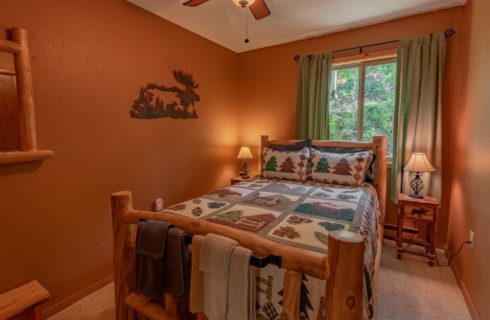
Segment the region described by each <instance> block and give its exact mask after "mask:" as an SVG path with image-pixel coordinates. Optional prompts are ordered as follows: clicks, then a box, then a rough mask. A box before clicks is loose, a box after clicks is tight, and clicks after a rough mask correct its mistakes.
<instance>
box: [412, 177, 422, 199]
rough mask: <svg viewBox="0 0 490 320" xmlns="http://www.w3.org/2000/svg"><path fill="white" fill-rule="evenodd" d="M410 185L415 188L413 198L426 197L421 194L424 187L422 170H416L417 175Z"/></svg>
mask: <svg viewBox="0 0 490 320" xmlns="http://www.w3.org/2000/svg"><path fill="white" fill-rule="evenodd" d="M410 187H412V190H413V193H412V194H411V195H410V197H411V198H416V199H422V198H423V197H424V196H422V195H420V194H419V192H420V191H422V189H424V182H423V181H422V179H420V172H415V177H414V178H413V180H412V181H410Z"/></svg>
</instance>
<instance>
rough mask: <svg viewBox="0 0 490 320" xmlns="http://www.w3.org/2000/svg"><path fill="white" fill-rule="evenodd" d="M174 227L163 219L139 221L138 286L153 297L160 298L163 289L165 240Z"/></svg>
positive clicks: (139, 290)
mask: <svg viewBox="0 0 490 320" xmlns="http://www.w3.org/2000/svg"><path fill="white" fill-rule="evenodd" d="M172 227H173V225H171V224H169V223H167V222H163V221H153V220H148V221H140V222H138V227H137V231H138V234H137V239H136V255H137V263H136V273H137V275H136V288H137V291H138V292H140V293H142V294H144V295H145V296H147V297H149V298H151V299H156V298H158V297H159V296H160V293H161V290H162V283H163V273H162V270H163V267H164V264H165V261H164V255H165V242H166V236H167V232H168V230H169V229H170V228H172Z"/></svg>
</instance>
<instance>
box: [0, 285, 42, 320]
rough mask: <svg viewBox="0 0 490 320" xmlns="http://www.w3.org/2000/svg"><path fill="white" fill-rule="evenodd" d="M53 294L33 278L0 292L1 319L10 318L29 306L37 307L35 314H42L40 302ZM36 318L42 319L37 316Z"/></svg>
mask: <svg viewBox="0 0 490 320" xmlns="http://www.w3.org/2000/svg"><path fill="white" fill-rule="evenodd" d="M50 297H51V294H50V293H49V292H48V290H46V289H45V288H44V287H43V286H42V285H41V284H40V283H39V282H37V281H36V280H32V281H30V282H28V283H26V284H24V285H22V286H20V287H17V288H15V289H12V290H10V291H7V292H4V293H1V294H0V319H10V318H11V317H13V316H15V315H18V314H20V313H22V312H23V311H24V310H27V309H29V308H34V309H37V310H35V311H34V314H37V315H39V316H40V315H41V310H40V309H39V304H40V303H43V302H45V301H46V300H48V299H49V298H50ZM35 319H41V318H40V317H39V318H35Z"/></svg>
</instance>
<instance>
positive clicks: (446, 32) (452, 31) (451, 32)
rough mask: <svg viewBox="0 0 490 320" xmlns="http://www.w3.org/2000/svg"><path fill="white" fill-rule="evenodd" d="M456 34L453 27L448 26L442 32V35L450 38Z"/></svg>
mask: <svg viewBox="0 0 490 320" xmlns="http://www.w3.org/2000/svg"><path fill="white" fill-rule="evenodd" d="M455 34H456V31H454V29H453V28H449V29H447V30H446V31H445V32H444V35H445V36H446V38H450V37H452V36H453V35H455Z"/></svg>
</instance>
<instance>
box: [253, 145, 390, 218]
mask: <svg viewBox="0 0 490 320" xmlns="http://www.w3.org/2000/svg"><path fill="white" fill-rule="evenodd" d="M298 141H302V140H293V139H285V140H269V136H266V135H263V136H260V146H259V151H260V154H259V174H261V173H262V166H263V163H264V148H265V147H267V146H268V145H269V144H270V143H271V144H277V145H292V144H295V143H296V142H298ZM386 142H387V140H386V136H376V137H373V140H372V141H371V142H353V141H334V140H312V145H313V146H314V147H315V146H316V147H339V148H356V149H370V150H373V154H374V155H375V157H374V177H373V182H372V184H373V186H374V188H375V189H376V191H377V193H378V201H379V210H380V219H379V223H380V224H381V225H383V224H384V221H385V212H386Z"/></svg>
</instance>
